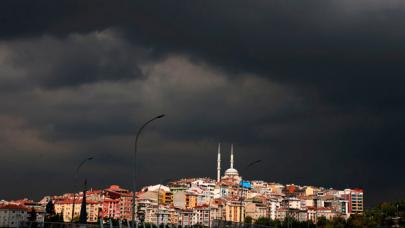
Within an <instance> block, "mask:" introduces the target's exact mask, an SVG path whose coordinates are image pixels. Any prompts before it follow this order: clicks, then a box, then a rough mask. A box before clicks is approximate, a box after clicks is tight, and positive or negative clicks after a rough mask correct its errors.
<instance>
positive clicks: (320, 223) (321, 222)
mask: <svg viewBox="0 0 405 228" xmlns="http://www.w3.org/2000/svg"><path fill="white" fill-rule="evenodd" d="M326 224H328V220H327V219H326V218H325V216H321V217H319V218H318V222H317V223H316V225H318V226H320V227H325V226H326Z"/></svg>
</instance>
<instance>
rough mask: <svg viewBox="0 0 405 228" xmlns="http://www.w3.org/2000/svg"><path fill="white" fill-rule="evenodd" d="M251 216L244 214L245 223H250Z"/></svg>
mask: <svg viewBox="0 0 405 228" xmlns="http://www.w3.org/2000/svg"><path fill="white" fill-rule="evenodd" d="M252 220H253V219H252V217H250V216H246V217H245V223H247V224H252Z"/></svg>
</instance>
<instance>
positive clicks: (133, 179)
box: [132, 114, 165, 228]
mask: <svg viewBox="0 0 405 228" xmlns="http://www.w3.org/2000/svg"><path fill="white" fill-rule="evenodd" d="M164 116H165V115H164V114H161V115H158V116H156V117H154V118H152V119H150V120H148V121H146V122H145V123H144V124H143V125H142V126H141V127H140V128H139V129H138V132H137V133H136V136H135V145H134V161H133V169H132V184H133V193H132V228H134V227H135V207H136V204H135V192H136V183H135V180H136V152H137V148H138V138H139V136H140V135H141V133H142V130H143V129H144V128H145V127H146V125H148V124H149V123H150V122H152V121H154V120H157V119H160V118H162V117H164Z"/></svg>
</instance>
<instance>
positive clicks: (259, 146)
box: [0, 0, 405, 203]
mask: <svg viewBox="0 0 405 228" xmlns="http://www.w3.org/2000/svg"><path fill="white" fill-rule="evenodd" d="M404 11H405V5H404V3H403V2H402V1H395V0H391V1H375V0H370V1H362V0H361V1H346V0H343V1H300V2H293V1H284V0H283V1H267V0H266V1H260V0H257V1H248V2H247V1H216V2H209V1H123V0H121V1H102V0H99V1H79V0H78V1H71V0H70V1H45V0H42V1H2V2H1V3H0V25H1V29H0V88H1V91H0V93H1V94H2V96H1V98H0V102H1V106H0V111H1V114H2V116H1V118H0V122H2V123H3V125H4V126H7V127H5V128H3V129H2V130H0V140H1V142H2V144H3V145H5V146H4V148H5V150H7V151H10V152H9V153H7V156H6V155H4V154H2V155H1V156H2V159H7V161H10V162H14V163H18V162H19V161H18V159H17V158H18V156H19V157H24V156H27V158H28V159H33V154H38V151H41V153H42V154H44V155H43V156H44V157H45V158H46V157H47V156H46V155H47V154H54V153H58V154H60V157H63V158H64V159H66V162H65V163H66V164H70V165H71V166H74V164H75V162H76V160H78V159H79V157H83V156H85V155H87V154H89V153H97V154H98V156H99V161H98V163H97V162H96V164H97V165H95V166H94V167H92V171H89V172H92V173H91V174H92V176H93V177H94V178H98V180H97V181H96V182H97V183H98V184H104V183H106V184H108V183H109V181H106V180H105V179H108V180H111V181H114V180H116V181H117V182H119V183H121V184H127V183H126V181H125V178H124V177H123V176H125V173H130V170H129V168H128V167H127V166H129V163H128V162H122V161H125V160H128V159H129V158H130V157H129V155H128V150H129V148H128V147H129V145H128V142H131V141H132V136H133V134H134V131H135V129H134V128H135V127H136V126H138V125H139V124H140V123H141V122H142V121H143V120H146V119H148V118H149V117H150V116H152V115H154V114H156V113H162V112H164V113H167V114H168V116H167V119H166V120H164V121H163V120H162V121H161V122H160V123H159V124H156V125H152V126H151V128H150V133H149V134H147V135H146V136H145V138H144V143H145V145H144V148H145V149H144V150H145V151H144V152H143V155H142V154H141V155H140V159H141V161H142V162H140V163H141V166H142V169H143V172H144V173H145V176H143V177H142V182H143V183H151V182H153V181H154V180H155V182H156V180H158V179H159V177H161V175H162V174H161V173H159V172H158V171H156V170H155V169H153V168H151V167H160V168H161V169H162V170H166V171H167V172H165V173H170V174H173V176H182V175H184V170H189V172H188V173H190V175H191V174H192V175H213V173H212V172H211V171H212V170H215V169H214V167H213V166H214V165H215V162H214V160H215V154H213V155H212V153H215V143H216V142H218V141H226V142H235V143H236V144H238V145H237V148H238V149H237V151H238V159H239V160H237V162H238V167H241V166H243V161H248V160H249V159H251V158H256V157H260V158H262V159H263V160H265V165H264V167H262V168H261V169H259V170H256V171H250V172H251V173H249V174H247V175H249V176H252V177H254V176H257V177H260V178H263V179H268V180H275V181H281V182H289V181H291V182H292V181H299V182H301V183H303V184H320V185H328V186H331V187H341V188H343V187H349V186H353V187H356V186H359V187H364V188H365V189H366V192H367V194H368V195H369V196H370V201H369V202H372V203H375V202H376V201H378V200H383V199H394V198H400V197H404V196H403V194H402V195H401V191H402V190H403V189H405V186H404V185H403V183H398V178H399V179H403V178H404V177H403V174H401V172H400V167H401V163H402V162H403V161H404V155H403V153H402V151H403V149H404V147H405V146H404V145H405V144H404V143H403V142H402V140H401V135H403V133H404V129H405V126H404V121H402V116H403V114H404V105H403V103H404V100H405V94H404V90H403V89H402V85H403V84H404V82H405V79H404V77H403V76H402V74H403V72H404V70H405V69H404V66H405V64H404V59H405V58H403V57H404V55H405V46H404V42H403V40H404V38H405V31H404V30H403V29H401V27H402V21H405V12H404ZM6 123H7V124H6ZM158 126H159V127H158ZM16 139H18V140H17V141H16ZM156 142H160V143H158V145H156ZM16 145H18V146H16ZM147 148H149V149H147ZM55 151H57V152H55ZM41 153H40V154H41ZM17 155H18V156H17ZM155 155H159V156H160V157H161V158H162V159H165V161H166V162H165V164H161V163H160V162H159V161H160V160H157V159H155V157H156V156H155ZM16 156H17V157H16ZM211 160H212V163H210V162H211ZM46 161H47V162H46V163H47V164H49V161H54V160H49V161H48V160H46ZM196 161H206V163H207V164H208V163H210V164H211V166H210V165H207V168H206V169H209V170H211V171H207V170H206V169H205V168H204V167H205V166H204V167H201V165H200V163H199V162H196ZM303 161H305V162H303ZM41 163H45V160H42V162H41ZM24 164H26V163H24ZM66 164H65V166H60V165H59V166H58V165H57V164H52V165H51V164H49V169H47V170H53V169H55V168H56V167H58V168H59V169H58V175H61V176H64V177H66V178H67V176H68V175H66V174H67V173H69V167H68V166H67V165H66ZM169 164H171V165H169ZM122 166H125V167H127V168H128V170H127V169H126V168H124V170H123V168H122ZM180 166H181V167H184V168H182V169H179V168H178V167H180ZM41 167H42V166H41ZM286 167H294V168H289V169H287V168H286ZM376 167H377V168H376ZM10 169H11V168H10ZM106 169H112V170H114V171H115V173H119V174H122V175H121V176H120V177H117V176H113V175H112V174H111V173H108V172H107V171H106ZM207 172H208V173H209V174H207ZM210 172H211V173H210ZM2 173H4V172H2ZM97 173H98V174H102V175H97ZM393 173H396V174H397V175H399V177H398V176H394V175H392V174H393ZM25 174H26V171H24V170H23V171H19V175H21V178H20V179H21V180H23V179H24V175H25ZM38 175H39V174H38ZM38 175H37V177H38V179H41V178H39V176H41V175H39V176H38ZM99 176H102V177H105V178H104V180H103V178H100V177H99ZM170 177H171V176H170ZM10 181H11V180H9V181H8V182H7V183H10ZM64 187H66V186H60V187H55V191H62V189H64ZM13 189H15V188H10V190H8V191H6V193H4V194H9V195H11V193H8V192H12V191H14V190H13ZM38 191H41V190H38ZM19 192H20V193H21V192H23V191H19ZM387 193H391V194H389V196H388V195H387ZM16 195H19V194H16Z"/></svg>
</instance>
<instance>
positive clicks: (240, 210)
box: [239, 160, 262, 223]
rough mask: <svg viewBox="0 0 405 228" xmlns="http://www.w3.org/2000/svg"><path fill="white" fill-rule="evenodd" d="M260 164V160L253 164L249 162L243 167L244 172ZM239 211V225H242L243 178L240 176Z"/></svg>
mask: <svg viewBox="0 0 405 228" xmlns="http://www.w3.org/2000/svg"><path fill="white" fill-rule="evenodd" d="M260 162H262V160H256V161H253V162H250V163H249V164H248V165H247V166H246V167H245V169H244V170H245V171H247V170H248V169H249V168H250V167H252V166H254V165H256V164H258V163H260ZM240 182H241V183H240V209H239V223H242V205H243V196H242V194H243V178H242V176H241V178H240Z"/></svg>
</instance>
